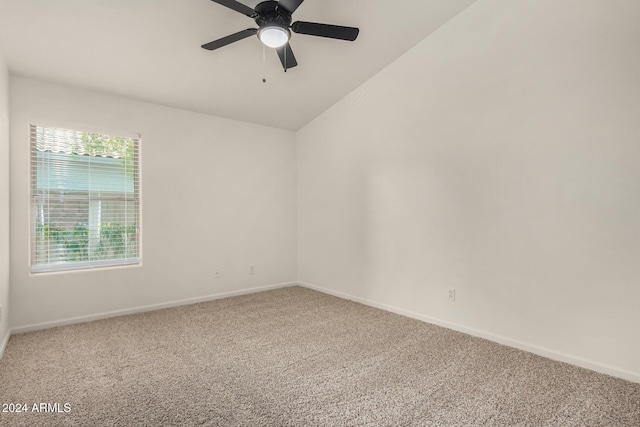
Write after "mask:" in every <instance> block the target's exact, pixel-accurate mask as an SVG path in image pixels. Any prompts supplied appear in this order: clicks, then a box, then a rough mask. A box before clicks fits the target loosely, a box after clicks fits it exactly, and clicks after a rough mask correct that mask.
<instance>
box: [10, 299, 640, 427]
mask: <svg viewBox="0 0 640 427" xmlns="http://www.w3.org/2000/svg"><path fill="white" fill-rule="evenodd" d="M0 403H2V404H8V403H21V404H26V405H27V406H28V409H29V411H32V410H33V404H34V403H36V404H37V406H38V408H39V404H40V403H45V404H46V403H49V404H50V405H49V406H48V407H47V408H48V409H49V410H53V411H55V412H53V413H52V412H44V413H34V412H29V413H5V412H3V413H0V424H1V425H3V426H13V425H16V426H19V425H24V426H39V425H42V426H56V425H78V426H103V425H104V426H113V425H116V426H137V425H146V426H168V425H204V426H635V427H637V426H640V384H635V383H630V382H626V381H623V380H619V379H615V378H612V377H608V376H606V375H601V374H597V373H595V372H591V371H588V370H584V369H581V368H576V367H573V366H570V365H567V364H563V363H558V362H553V361H550V360H548V359H545V358H542V357H539V356H535V355H532V354H529V353H525V352H522V351H518V350H514V349H512V348H509V347H504V346H501V345H498V344H495V343H491V342H489V341H486V340H482V339H479V338H474V337H470V336H468V335H465V334H461V333H458V332H453V331H450V330H447V329H444V328H440V327H436V326H433V325H429V324H426V323H422V322H420V321H416V320H412V319H408V318H406V317H402V316H398V315H395V314H392V313H388V312H385V311H382V310H378V309H374V308H370V307H366V306H363V305H360V304H357V303H353V302H350V301H346V300H342V299H339V298H335V297H332V296H328V295H325V294H322V293H318V292H315V291H311V290H308V289H304V288H300V287H292V288H286V289H279V290H274V291H268V292H262V293H257V294H253V295H247V296H241V297H235V298H228V299H224V300H218V301H212V302H207V303H201V304H195V305H191V306H184V307H178V308H172V309H166V310H160V311H155V312H150V313H145V314H139V315H132V316H124V317H119V318H113V319H107V320H101V321H96V322H92V323H85V324H80V325H73V326H68V327H61V328H55V329H50V330H46V331H39V332H32V333H26V334H22V335H17V336H13V337H11V339H10V341H9V344H8V346H7V349H6V352H5V355H4V357H3V358H2V359H1V360H0ZM55 403H58V406H57V407H56V406H55ZM65 404H69V406H67V407H66V408H65V406H64V405H65ZM3 406H4V405H3ZM45 407H46V405H45ZM65 409H70V412H67V413H65V412H64V411H65Z"/></svg>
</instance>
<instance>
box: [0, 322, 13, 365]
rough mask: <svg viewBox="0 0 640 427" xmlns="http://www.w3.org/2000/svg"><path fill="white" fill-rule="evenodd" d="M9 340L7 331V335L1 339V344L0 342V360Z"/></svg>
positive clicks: (9, 335)
mask: <svg viewBox="0 0 640 427" xmlns="http://www.w3.org/2000/svg"><path fill="white" fill-rule="evenodd" d="M9 338H11V329H9V330H8V331H7V333H6V334H5V335H4V338H3V339H2V342H0V359H2V355H3V354H4V349H5V348H6V347H7V344H8V343H9Z"/></svg>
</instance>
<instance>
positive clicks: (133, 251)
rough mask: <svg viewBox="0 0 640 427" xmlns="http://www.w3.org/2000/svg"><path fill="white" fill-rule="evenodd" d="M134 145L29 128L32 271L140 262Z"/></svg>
mask: <svg viewBox="0 0 640 427" xmlns="http://www.w3.org/2000/svg"><path fill="white" fill-rule="evenodd" d="M139 165H140V161H139V139H132V138H123V137H114V136H108V135H99V134H92V133H86V132H79V131H74V130H68V129H58V128H49V127H40V126H33V125H32V126H31V169H30V170H31V213H32V218H31V271H32V272H33V273H42V272H51V271H63V270H78V269H87V268H96V267H106V266H114V265H128V264H139V263H140V171H139Z"/></svg>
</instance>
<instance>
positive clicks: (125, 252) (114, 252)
mask: <svg viewBox="0 0 640 427" xmlns="http://www.w3.org/2000/svg"><path fill="white" fill-rule="evenodd" d="M36 232H37V233H41V236H42V237H43V241H44V242H46V243H45V244H42V245H41V246H40V251H39V252H40V253H38V257H39V258H40V257H45V258H55V261H58V262H79V261H95V260H103V259H112V258H114V257H119V258H129V257H135V256H136V244H135V239H136V227H135V225H128V226H124V225H120V224H113V223H104V224H101V225H100V230H99V233H98V239H97V244H96V245H94V247H90V242H89V227H87V226H84V225H78V226H76V227H74V228H73V229H71V230H63V229H61V228H57V227H52V226H50V225H49V224H39V225H38V226H37V228H36ZM52 253H53V255H52ZM55 261H54V260H51V259H49V262H55Z"/></svg>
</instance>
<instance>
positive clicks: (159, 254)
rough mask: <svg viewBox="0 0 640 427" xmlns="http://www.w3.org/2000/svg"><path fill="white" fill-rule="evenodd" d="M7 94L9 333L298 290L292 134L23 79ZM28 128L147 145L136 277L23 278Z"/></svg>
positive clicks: (130, 273)
mask: <svg viewBox="0 0 640 427" xmlns="http://www.w3.org/2000/svg"><path fill="white" fill-rule="evenodd" d="M10 94H11V99H10V101H11V102H10V110H11V165H12V169H11V215H12V221H11V255H12V256H11V309H12V310H11V324H12V327H13V328H16V329H17V330H25V329H28V327H29V326H32V325H34V324H40V323H47V322H56V321H60V320H64V319H69V318H75V317H82V316H91V315H95V314H99V313H104V312H112V311H117V310H126V309H130V308H135V307H141V306H147V305H153V304H162V303H168V302H172V301H178V300H184V299H189V298H199V297H206V296H209V295H219V294H222V293H227V292H239V291H243V290H247V289H252V288H256V287H263V286H270V285H277V284H282V283H287V282H291V281H293V280H295V278H296V266H295V250H296V247H295V245H296V240H295V232H296V230H295V134H294V133H293V132H290V131H283V130H278V129H274V128H268V127H264V126H258V125H252V124H247V123H242V122H236V121H231V120H226V119H220V118H216V117H212V116H207V115H202V114H197V113H192V112H188V111H182V110H177V109H172V108H168V107H163V106H158V105H153V104H148V103H144V102H138V101H132V100H128V99H124V98H119V97H114V96H109V95H105V94H101V93H96V92H90V91H86V90H80V89H74V88H70V87H64V86H58V85H54V84H49V83H44V82H40V81H35V80H29V79H25V78H19V77H12V78H11V80H10ZM30 124H41V125H47V126H49V125H52V126H61V127H67V128H69V127H71V128H75V129H79V130H89V131H96V132H105V133H111V134H119V135H124V136H127V135H130V134H134V133H138V132H139V133H140V134H141V135H142V142H141V159H142V160H141V162H142V169H141V172H142V181H141V182H142V258H143V261H142V266H141V267H126V268H111V269H102V270H92V271H83V272H74V273H57V274H38V275H30V273H29V271H30V268H29V244H28V242H29V197H28V195H29V170H28V167H29V125H30ZM250 265H254V266H255V268H256V273H255V275H249V266H250ZM215 268H219V269H220V270H221V273H222V277H221V278H219V279H214V277H213V273H212V272H213V269H215Z"/></svg>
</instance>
